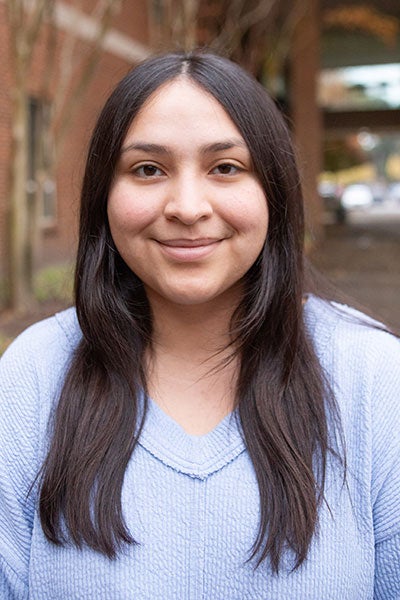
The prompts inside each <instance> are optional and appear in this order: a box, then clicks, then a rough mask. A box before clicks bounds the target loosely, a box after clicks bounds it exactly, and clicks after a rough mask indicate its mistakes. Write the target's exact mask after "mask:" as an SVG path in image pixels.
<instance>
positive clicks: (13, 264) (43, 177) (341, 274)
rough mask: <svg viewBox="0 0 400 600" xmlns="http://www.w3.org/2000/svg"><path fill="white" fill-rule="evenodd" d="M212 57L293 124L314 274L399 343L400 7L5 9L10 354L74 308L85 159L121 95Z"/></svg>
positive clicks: (187, 1)
mask: <svg viewBox="0 0 400 600" xmlns="http://www.w3.org/2000/svg"><path fill="white" fill-rule="evenodd" d="M203 45H207V46H209V47H211V48H212V49H214V50H216V51H217V52H220V53H223V54H224V55H226V56H229V57H231V58H233V59H234V60H236V61H238V62H240V63H241V64H242V65H243V66H244V67H246V68H247V69H249V70H250V71H251V72H253V74H254V75H255V76H256V77H257V78H258V79H259V80H260V82H261V83H262V84H263V85H265V87H266V88H267V89H268V90H269V91H270V92H271V94H272V95H273V96H274V98H275V99H276V102H277V104H278V105H279V107H280V108H281V110H282V111H283V112H284V114H285V116H286V118H287V120H288V123H289V126H290V128H291V131H292V134H293V139H294V142H295V147H296V150H297V152H298V161H299V166H300V170H301V174H302V180H303V187H304V192H305V199H306V216H307V236H306V248H307V252H308V254H309V257H310V259H311V260H312V262H313V263H314V264H315V265H316V266H317V267H318V268H319V269H320V270H322V271H323V272H324V273H325V274H326V275H327V276H328V277H329V278H330V279H331V280H332V281H334V282H335V284H336V285H337V286H338V288H339V289H341V290H343V291H344V292H345V293H347V294H349V295H350V296H351V297H353V298H354V299H355V300H357V301H358V303H359V304H360V305H362V306H364V307H365V308H366V309H370V310H372V311H373V312H374V313H375V314H376V315H377V316H378V317H381V318H383V319H386V321H387V322H388V323H389V324H390V325H391V326H393V327H397V328H399V329H400V260H399V258H400V252H399V249H400V3H399V1H398V0H379V1H378V0H369V1H368V2H362V1H361V0H352V1H349V2H341V1H340V0H301V1H300V0H291V1H289V0H229V1H228V0H63V1H57V0H29V1H27V0H4V1H3V2H1V3H0V56H1V57H2V60H1V61H0V82H1V85H0V351H1V350H2V349H4V347H5V346H6V345H7V344H8V343H9V341H10V340H11V339H12V338H13V337H14V336H15V335H16V334H17V333H18V332H19V331H20V330H21V329H22V328H24V327H25V326H26V325H27V324H29V323H30V322H32V321H34V320H37V319H38V318H40V317H42V316H45V315H47V314H50V313H52V312H54V311H55V310H58V309H61V308H63V307H64V306H67V305H68V304H70V303H71V289H72V274H73V259H74V253H75V248H76V242H77V214H78V206H79V189H80V182H81V176H82V171H83V166H84V162H85V155H86V147H87V143H88V139H89V136H90V133H91V129H92V127H93V125H94V122H95V120H96V117H97V114H98V111H99V110H100V108H101V106H102V105H103V103H104V101H105V99H106V98H107V96H108V94H109V93H110V91H111V89H112V88H113V86H114V85H115V84H116V83H117V81H119V80H120V79H121V77H122V76H123V75H124V74H125V73H126V71H127V70H128V69H129V68H130V67H131V66H132V65H134V64H136V63H137V62H139V61H141V60H143V59H144V58H146V57H147V56H150V55H151V54H153V53H155V52H160V51H164V50H170V49H180V48H184V49H191V48H193V47H198V46H203Z"/></svg>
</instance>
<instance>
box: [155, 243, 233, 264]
mask: <svg viewBox="0 0 400 600" xmlns="http://www.w3.org/2000/svg"><path fill="white" fill-rule="evenodd" d="M221 242H222V239H221V238H196V239H188V238H178V239H170V240H157V243H158V244H159V246H160V248H161V251H162V252H163V254H164V255H165V256H167V257H168V258H170V259H172V260H174V261H178V262H193V261H197V260H201V259H203V258H206V257H208V256H210V255H211V254H212V253H213V252H214V251H215V250H216V249H217V247H218V246H219V244H220V243H221Z"/></svg>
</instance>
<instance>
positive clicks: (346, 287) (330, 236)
mask: <svg viewBox="0 0 400 600" xmlns="http://www.w3.org/2000/svg"><path fill="white" fill-rule="evenodd" d="M311 259H312V262H313V264H315V265H316V266H317V267H318V268H319V269H320V271H322V272H323V273H324V274H325V275H327V276H328V278H329V279H330V280H331V281H333V283H335V285H337V287H338V288H339V289H340V290H342V291H344V292H345V293H346V294H348V295H349V296H350V297H353V298H354V299H355V300H356V301H357V302H358V303H359V304H360V305H362V306H365V307H366V308H367V309H370V310H371V311H372V312H373V314H375V315H376V316H377V317H378V318H379V317H380V318H382V319H383V320H385V321H386V322H387V323H388V324H389V325H391V326H392V327H394V328H396V329H398V330H399V331H400V211H398V212H393V213H391V214H384V213H382V214H380V213H379V214H365V213H364V214H363V213H359V214H354V215H350V217H349V220H348V223H347V224H346V225H329V226H327V229H326V239H325V241H324V243H323V245H322V247H321V248H319V249H318V250H317V251H316V252H314V253H313V254H312V256H311Z"/></svg>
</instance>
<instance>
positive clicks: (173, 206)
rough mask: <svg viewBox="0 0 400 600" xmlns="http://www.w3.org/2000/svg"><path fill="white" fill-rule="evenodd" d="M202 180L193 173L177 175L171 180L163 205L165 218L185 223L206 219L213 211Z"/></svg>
mask: <svg viewBox="0 0 400 600" xmlns="http://www.w3.org/2000/svg"><path fill="white" fill-rule="evenodd" d="M206 188H207V185H206V182H204V180H203V181H202V180H201V178H199V177H196V176H195V175H193V174H190V175H189V174H186V175H184V176H180V177H177V179H176V180H175V181H173V182H171V185H170V187H169V190H168V198H167V201H166V203H165V207H164V215H165V217H166V218H167V219H170V220H177V221H180V222H181V223H184V224H185V225H193V224H194V223H196V222H197V221H200V220H204V219H207V218H208V217H209V216H211V214H212V212H213V208H212V204H211V202H210V200H209V198H208V194H207V189H206Z"/></svg>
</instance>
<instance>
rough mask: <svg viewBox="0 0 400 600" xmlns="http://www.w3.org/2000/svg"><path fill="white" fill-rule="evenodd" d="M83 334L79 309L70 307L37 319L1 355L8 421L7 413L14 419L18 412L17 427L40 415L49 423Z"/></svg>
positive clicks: (1, 397)
mask: <svg viewBox="0 0 400 600" xmlns="http://www.w3.org/2000/svg"><path fill="white" fill-rule="evenodd" d="M80 337H81V333H80V329H79V324H78V321H77V318H76V313H75V310H74V309H73V308H70V309H67V310H66V311H63V312H61V313H59V314H56V315H54V316H53V317H50V318H48V319H45V320H43V321H40V322H38V323H35V324H34V325H32V326H31V327H29V328H28V329H26V330H25V331H24V332H23V333H22V334H21V335H19V336H18V337H17V338H16V340H14V342H13V343H12V344H11V345H10V346H9V347H8V348H7V350H6V351H5V353H4V354H3V356H2V357H1V359H0V415H1V419H2V422H3V423H4V424H5V423H7V418H6V416H8V418H10V419H12V418H14V415H15V414H17V413H18V415H19V417H18V419H17V421H16V422H15V427H18V424H20V425H21V426H23V425H24V424H25V425H26V424H27V423H28V421H29V422H30V423H32V422H33V421H35V422H36V421H37V419H40V421H41V423H42V426H43V428H44V427H45V424H46V423H47V417H48V414H49V411H50V410H51V408H52V406H53V403H54V401H55V400H56V398H57V397H58V393H59V391H60V389H61V385H62V382H63V380H64V377H65V373H66V369H67V367H68V364H69V362H70V360H71V357H72V355H73V352H74V349H75V348H76V346H77V344H78V342H79V339H80ZM4 426H6V425H4ZM0 428H1V424H0ZM0 433H1V432H0Z"/></svg>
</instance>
